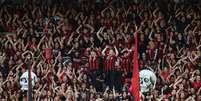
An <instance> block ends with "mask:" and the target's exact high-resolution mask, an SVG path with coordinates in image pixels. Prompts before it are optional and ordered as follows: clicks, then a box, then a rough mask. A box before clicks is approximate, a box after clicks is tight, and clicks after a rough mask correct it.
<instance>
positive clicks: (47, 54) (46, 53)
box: [44, 48, 52, 59]
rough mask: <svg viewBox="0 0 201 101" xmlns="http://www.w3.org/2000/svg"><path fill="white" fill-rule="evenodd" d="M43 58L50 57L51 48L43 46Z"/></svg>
mask: <svg viewBox="0 0 201 101" xmlns="http://www.w3.org/2000/svg"><path fill="white" fill-rule="evenodd" d="M44 51H45V58H46V59H51V58H52V48H45V49H44Z"/></svg>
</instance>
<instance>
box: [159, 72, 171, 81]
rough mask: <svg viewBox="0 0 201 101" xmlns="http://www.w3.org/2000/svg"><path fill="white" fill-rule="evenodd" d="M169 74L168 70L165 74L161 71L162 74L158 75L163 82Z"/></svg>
mask: <svg viewBox="0 0 201 101" xmlns="http://www.w3.org/2000/svg"><path fill="white" fill-rule="evenodd" d="M169 74H170V71H169V70H168V71H167V72H165V71H162V72H161V73H160V75H161V77H162V78H163V79H164V80H167V77H168V76H169Z"/></svg>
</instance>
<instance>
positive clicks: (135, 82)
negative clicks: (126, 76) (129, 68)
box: [131, 33, 140, 101]
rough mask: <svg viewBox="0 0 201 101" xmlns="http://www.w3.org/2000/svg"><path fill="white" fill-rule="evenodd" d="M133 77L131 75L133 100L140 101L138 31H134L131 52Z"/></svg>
mask: <svg viewBox="0 0 201 101" xmlns="http://www.w3.org/2000/svg"><path fill="white" fill-rule="evenodd" d="M133 63H134V67H133V77H132V85H131V86H132V94H133V96H134V97H135V101H140V86H139V85H140V82H139V78H140V77H139V64H138V33H135V49H134V54H133Z"/></svg>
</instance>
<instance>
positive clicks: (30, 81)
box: [27, 61, 32, 101]
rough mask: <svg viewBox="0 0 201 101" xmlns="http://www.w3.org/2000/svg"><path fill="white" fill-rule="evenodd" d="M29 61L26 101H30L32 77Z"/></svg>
mask: <svg viewBox="0 0 201 101" xmlns="http://www.w3.org/2000/svg"><path fill="white" fill-rule="evenodd" d="M31 68H32V66H31V63H30V61H29V62H28V76H29V81H28V98H27V99H28V101H32V77H31Z"/></svg>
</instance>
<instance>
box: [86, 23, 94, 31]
mask: <svg viewBox="0 0 201 101" xmlns="http://www.w3.org/2000/svg"><path fill="white" fill-rule="evenodd" d="M86 27H88V28H90V29H91V31H90V32H91V33H93V32H94V28H93V27H92V26H91V25H89V24H86Z"/></svg>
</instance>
